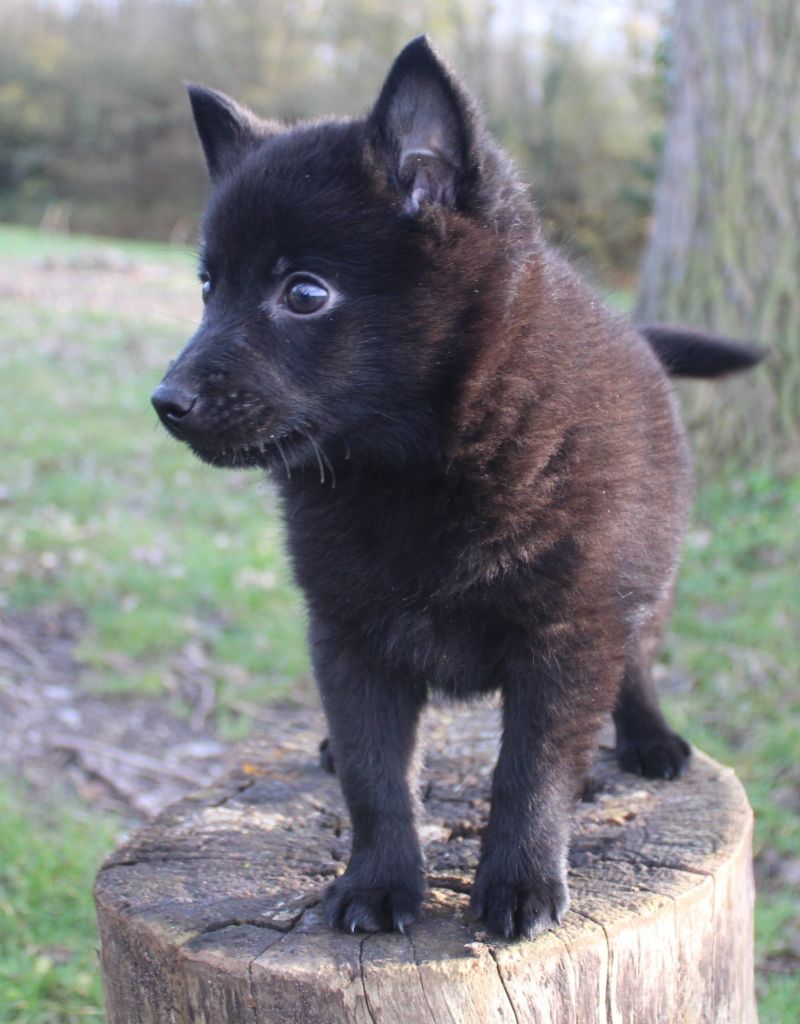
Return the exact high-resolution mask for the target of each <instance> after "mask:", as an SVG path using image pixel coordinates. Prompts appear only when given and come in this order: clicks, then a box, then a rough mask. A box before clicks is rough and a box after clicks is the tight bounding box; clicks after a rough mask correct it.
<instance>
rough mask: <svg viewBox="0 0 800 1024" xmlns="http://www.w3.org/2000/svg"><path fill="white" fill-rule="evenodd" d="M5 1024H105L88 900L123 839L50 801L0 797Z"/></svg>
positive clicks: (106, 824)
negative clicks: (100, 870)
mask: <svg viewBox="0 0 800 1024" xmlns="http://www.w3.org/2000/svg"><path fill="white" fill-rule="evenodd" d="M0 832H2V837H3V839H2V858H0V1024H78V1022H82V1021H100V1020H103V1016H104V1015H103V1012H102V1009H101V1007H102V993H101V985H100V977H99V972H98V969H97V954H96V952H95V950H96V948H97V941H98V940H97V930H96V927H95V921H94V909H93V906H92V900H91V892H92V883H93V881H94V876H95V873H96V871H97V866H98V864H99V862H100V861H101V860H102V858H103V857H104V856H105V855H106V854H108V853H110V852H111V850H112V849H113V847H114V845H115V843H116V842H117V841H118V837H117V836H116V835H115V831H114V828H113V825H112V823H111V822H110V821H108V820H107V819H105V818H103V817H102V816H100V815H98V814H96V813H90V812H89V811H87V810H86V809H84V808H81V807H79V806H78V805H76V804H74V803H72V802H71V801H70V800H69V799H65V798H64V795H63V794H61V795H60V797H59V795H57V794H56V793H53V794H51V797H50V800H49V802H48V803H47V805H46V806H40V805H38V804H37V805H36V807H35V810H34V811H33V812H32V810H31V801H30V799H29V798H26V795H25V794H23V793H22V791H21V790H20V791H16V790H15V791H13V792H12V791H11V790H9V789H8V788H7V787H4V788H3V789H0Z"/></svg>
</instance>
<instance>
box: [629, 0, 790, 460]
mask: <svg viewBox="0 0 800 1024" xmlns="http://www.w3.org/2000/svg"><path fill="white" fill-rule="evenodd" d="M673 40H674V43H673V62H672V73H671V75H672V78H671V102H670V113H669V118H668V124H667V132H666V144H665V151H664V160H663V165H662V173H661V178H660V181H659V184H658V187H657V190H656V199H655V210H654V216H653V222H652V230H651V236H650V242H649V246H648V248H647V250H646V254H645V257H644V262H643V266H642V275H641V285H640V297H639V304H638V310H637V312H638V315H639V318H640V319H641V320H642V321H658V320H661V321H678V322H683V323H687V324H691V325H693V326H698V327H706V328H708V329H711V330H717V331H719V332H722V333H728V334H731V335H733V336H737V337H740V338H744V339H751V340H756V341H758V342H759V343H760V344H763V345H764V346H766V347H768V348H769V350H770V355H769V358H768V360H767V362H766V364H765V366H764V367H762V368H761V369H759V370H758V371H757V372H756V373H755V374H754V375H750V374H747V375H745V376H743V377H741V378H737V379H735V380H731V381H730V382H727V383H725V384H724V385H723V386H720V385H718V384H713V385H712V384H689V385H687V386H686V388H685V394H684V400H685V407H686V412H687V418H688V419H689V421H690V424H691V426H692V427H693V430H694V434H695V439H696V445H697V448H698V451H699V455H700V457H701V459H702V460H705V461H706V462H708V460H709V457H711V458H714V459H719V458H726V457H727V456H729V455H731V454H734V453H737V454H738V455H740V456H741V457H742V458H747V459H754V458H756V457H757V456H762V455H764V454H767V455H776V456H779V457H785V456H786V455H787V454H788V455H789V457H792V456H793V455H796V446H797V443H798V439H799V438H798V420H799V417H800V5H798V3H797V0H725V2H724V3H719V2H718V0H677V4H676V13H675V23H674V36H673Z"/></svg>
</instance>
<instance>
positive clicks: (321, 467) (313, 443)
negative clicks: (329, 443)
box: [303, 430, 325, 484]
mask: <svg viewBox="0 0 800 1024" xmlns="http://www.w3.org/2000/svg"><path fill="white" fill-rule="evenodd" d="M303 435H304V436H305V437H307V438H308V440H309V442H310V444H311V447H312V448H313V449H314V454H315V455H316V456H317V465H318V466H319V482H320V483H321V484H324V483H325V466H324V465H323V462H322V456H321V454H320V450H319V448H318V447H317V442H316V441H315V440H314V438H313V437H312V436H311V434H309V433H308V432H307V431H305V430H304V431H303Z"/></svg>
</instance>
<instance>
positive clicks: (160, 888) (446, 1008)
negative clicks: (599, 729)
mask: <svg viewBox="0 0 800 1024" xmlns="http://www.w3.org/2000/svg"><path fill="white" fill-rule="evenodd" d="M426 733H427V735H428V755H427V759H426V770H425V773H424V778H425V782H426V785H427V792H426V799H425V805H424V806H425V814H424V819H423V821H422V823H421V831H422V836H423V842H424V845H425V851H426V857H427V871H428V882H429V886H430V894H429V897H428V899H427V901H426V903H425V907H424V912H423V916H422V919H421V920H420V921H419V922H418V923H417V924H416V925H414V926H413V927H412V928H411V929H410V930H409V934H407V935H399V934H393V935H384V934H381V935H363V934H361V935H343V934H335V933H332V932H330V931H329V930H328V929H327V927H326V926H325V925H324V923H323V921H322V919H321V914H320V911H319V899H320V895H321V893H322V891H323V889H324V887H325V886H326V885H327V884H328V883H329V882H330V880H331V878H333V877H334V876H335V875H337V874H338V873H340V872H341V871H342V870H343V869H344V866H345V863H346V858H347V852H348V848H349V824H348V819H347V815H346V812H345V809H344V804H343V801H342V797H341V794H340V791H339V784H338V782H337V780H336V779H335V778H333V777H331V776H329V775H326V774H325V773H323V772H322V770H321V769H320V768H319V767H318V765H317V760H316V742H317V741H318V739H319V736H320V735H322V734H323V725H322V722H321V719H320V718H319V717H318V716H317V715H316V714H314V713H311V712H309V713H304V715H303V716H302V717H300V716H295V717H294V718H293V719H292V721H291V722H290V723H289V725H288V726H287V725H286V723H285V722H282V724H281V727H280V730H277V729H276V739H275V741H274V742H269V740H267V741H260V743H259V744H258V745H252V746H251V747H250V748H249V749H247V750H245V751H244V753H243V755H242V758H241V760H240V762H239V765H238V768H237V769H236V770H234V771H233V772H232V773H231V774H230V775H229V776H227V777H226V778H225V779H224V780H223V781H222V782H220V783H219V784H217V785H214V786H213V787H211V788H209V789H206V790H203V791H201V792H198V793H195V794H194V795H192V796H190V797H188V798H187V799H185V800H182V801H181V802H180V803H178V804H175V805H174V806H172V807H171V808H169V809H168V810H166V811H165V812H164V813H163V814H161V815H160V816H159V817H158V818H156V819H155V820H154V821H153V822H151V823H150V824H148V825H147V826H145V827H144V828H143V829H142V830H141V831H140V832H138V833H137V834H136V835H134V836H133V838H132V839H131V840H130V841H129V842H128V843H126V844H125V845H124V846H123V847H122V848H121V849H119V850H118V851H117V852H116V853H115V854H113V855H112V856H111V857H110V858H109V860H108V861H107V862H106V863H105V864H104V865H103V867H102V869H101V871H100V873H99V875H98V879H97V884H96V888H95V898H96V903H97V911H98V917H99V922H100V933H101V941H102V953H101V961H102V970H103V978H104V984H105V990H106V1001H107V1010H108V1020H109V1024H131V1022H137V1024H190V1022H191V1024H206V1022H207V1024H273V1022H274V1024H278V1022H280V1024H294V1022H297V1024H345V1022H347V1024H417V1022H419V1024H501V1022H502V1024H529V1022H530V1024H595V1022H603V1024H622V1022H624V1024H629V1022H630V1024H633V1022H635V1024H706V1022H708V1024H711V1022H714V1024H756V1022H757V1015H756V1009H755V1001H754V995H753V946H752V943H753V882H752V867H751V826H752V815H751V812H750V808H749V806H748V803H747V799H746V797H745V795H744V791H743V790H742V787H741V785H740V784H739V782H738V781H737V779H736V777H735V776H734V774H733V772H732V771H730V769H726V768H723V767H721V766H720V765H718V764H716V763H715V762H714V761H712V760H710V759H709V758H707V757H705V756H704V755H702V754H699V753H697V752H696V753H695V755H694V757H693V758H692V761H691V764H690V767H689V770H688V772H687V774H686V776H685V777H684V778H682V779H680V780H678V781H676V782H661V781H649V780H642V779H639V778H636V777H634V776H630V775H625V774H623V773H621V772H620V771H618V769H617V768H616V766H615V764H614V761H613V758H612V756H611V753H610V751H608V750H607V749H602V748H601V751H600V754H599V756H598V759H597V762H596V764H595V766H594V769H593V772H592V780H591V793H592V795H591V799H589V800H587V801H585V802H583V803H581V804H580V805H579V807H578V808H577V811H576V814H575V829H574V841H573V845H572V852H571V858H570V860H571V866H570V890H571V894H572V905H571V909H570V911H569V912H568V913H567V915H566V918H565V920H564V923H563V925H562V926H561V927H559V928H558V929H557V930H555V931H553V932H548V933H546V934H544V935H542V936H539V937H538V938H536V939H534V940H532V941H526V942H504V941H502V940H498V939H495V938H494V937H492V936H490V935H487V934H486V933H485V932H484V931H483V930H482V929H480V928H479V927H478V926H476V924H475V922H474V921H473V920H472V918H471V916H470V914H469V909H468V895H467V893H468V891H469V885H470V881H471V877H472V874H473V872H474V868H475V865H476V863H477V859H478V852H479V844H480V830H481V828H482V826H483V824H484V823H485V821H486V817H487V810H488V793H489V784H490V779H491V769H492V765H493V760H494V751H495V748H496V742H497V735H498V727H497V714H496V711H495V710H494V709H492V708H488V707H479V708H472V709H465V708H454V709H448V710H442V709H439V710H435V711H432V712H430V713H429V714H428V719H427V722H426V725H425V728H424V729H423V735H424V734H426Z"/></svg>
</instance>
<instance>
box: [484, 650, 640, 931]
mask: <svg viewBox="0 0 800 1024" xmlns="http://www.w3.org/2000/svg"><path fill="white" fill-rule="evenodd" d="M620 670H621V668H620V669H617V670H616V678H612V675H611V673H612V671H613V670H612V669H611V667H610V666H605V672H606V673H608V675H607V678H598V676H597V674H596V673H594V674H591V673H589V672H586V671H578V670H576V669H569V668H568V667H567V664H566V663H565V660H564V659H562V658H558V659H555V658H553V659H550V661H549V663H548V664H547V665H541V664H537V663H536V662H534V661H533V659H532V657H531V658H529V659H528V665H527V667H523V666H522V665H520V666H518V667H517V671H516V672H512V673H511V674H510V675H509V676H508V677H507V679H506V681H505V684H504V685H503V739H502V744H501V748H500V756H499V758H498V761H497V766H496V768H495V772H494V778H493V781H492V808H491V813H490V815H489V824H488V827H487V830H486V835H485V837H484V844H483V851H482V854H481V860H480V863H479V865H478V870H477V873H476V875H475V883H474V885H473V888H472V910H473V913H474V914H475V916H476V917H477V918H479V919H480V920H482V921H484V922H485V924H486V925H487V926H488V927H489V928H490V929H491V930H492V931H493V932H496V933H498V934H500V935H505V936H506V937H508V938H512V937H515V936H522V937H526V938H529V937H531V936H533V935H536V934H538V933H539V932H542V931H546V930H547V929H548V928H552V927H554V926H555V925H556V924H558V922H559V921H560V920H561V918H562V916H563V914H564V913H565V911H566V909H567V907H568V905H569V895H568V892H567V880H566V870H567V846H568V841H569V825H570V817H571V812H572V808H573V806H574V802H575V799H576V796H577V794H578V791H579V788H580V786H581V784H582V780H583V777H584V775H585V773H586V769H587V766H588V762H589V757H590V754H591V752H592V750H593V748H594V744H595V741H596V734H597V730H598V728H599V726H600V723H601V721H602V712H603V711H604V710H608V706H609V705H610V703H611V702H612V700H613V693H614V691H615V690H616V687H617V686H618V679H619V671H620Z"/></svg>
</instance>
